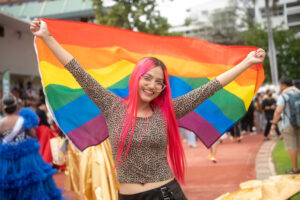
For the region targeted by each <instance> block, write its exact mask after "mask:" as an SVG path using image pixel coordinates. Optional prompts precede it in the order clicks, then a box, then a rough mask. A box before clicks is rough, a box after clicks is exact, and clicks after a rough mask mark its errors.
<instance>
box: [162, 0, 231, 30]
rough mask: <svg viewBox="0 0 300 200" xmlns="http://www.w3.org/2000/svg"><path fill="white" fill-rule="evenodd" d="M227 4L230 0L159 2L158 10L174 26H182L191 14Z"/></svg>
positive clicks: (175, 0) (167, 0)
mask: <svg viewBox="0 0 300 200" xmlns="http://www.w3.org/2000/svg"><path fill="white" fill-rule="evenodd" d="M227 2H228V0H214V1H212V0H173V1H170V0H158V5H159V7H158V8H159V10H160V14H161V15H162V16H164V17H167V19H168V22H169V23H170V24H171V25H172V26H178V25H182V24H183V23H184V20H185V19H186V18H187V17H188V16H190V15H191V14H194V15H195V14H197V13H200V12H201V11H204V10H208V11H211V10H214V9H217V8H222V7H225V6H226V4H227ZM188 10H190V11H188Z"/></svg>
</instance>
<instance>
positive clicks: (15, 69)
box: [0, 24, 39, 76]
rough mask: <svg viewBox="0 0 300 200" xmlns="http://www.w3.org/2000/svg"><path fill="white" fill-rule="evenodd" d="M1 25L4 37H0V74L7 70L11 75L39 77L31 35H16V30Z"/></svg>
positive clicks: (24, 33)
mask: <svg viewBox="0 0 300 200" xmlns="http://www.w3.org/2000/svg"><path fill="white" fill-rule="evenodd" d="M1 25H2V26H4V29H5V30H4V34H5V35H4V37H0V72H1V73H3V72H4V71H5V70H7V69H8V70H10V72H11V74H21V75H29V76H39V73H38V65H37V58H36V55H35V52H34V48H33V36H32V35H31V33H30V32H29V31H21V32H20V33H21V34H18V33H17V29H13V28H10V27H8V26H5V25H3V24H1ZM28 30H29V26H28Z"/></svg>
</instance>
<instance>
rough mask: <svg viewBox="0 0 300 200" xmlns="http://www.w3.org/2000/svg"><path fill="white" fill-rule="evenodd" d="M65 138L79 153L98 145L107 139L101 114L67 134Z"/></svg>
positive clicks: (105, 126)
mask: <svg viewBox="0 0 300 200" xmlns="http://www.w3.org/2000/svg"><path fill="white" fill-rule="evenodd" d="M67 136H68V137H69V139H70V140H71V141H72V142H73V143H74V145H75V146H76V147H77V148H78V149H79V150H80V151H83V150H84V149H85V148H87V147H89V146H95V145H98V144H100V143H101V142H103V141H104V140H105V139H107V138H108V130H107V125H106V122H105V118H104V116H103V114H100V115H98V116H97V117H94V118H93V119H91V120H90V121H88V122H87V123H85V124H83V125H82V126H80V127H78V128H76V129H74V130H72V131H70V132H68V133H67Z"/></svg>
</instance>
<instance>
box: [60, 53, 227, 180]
mask: <svg viewBox="0 0 300 200" xmlns="http://www.w3.org/2000/svg"><path fill="white" fill-rule="evenodd" d="M65 67H66V69H67V70H68V71H69V72H70V73H71V74H72V75H73V76H74V77H75V79H76V81H77V82H78V83H79V84H80V86H81V87H82V88H83V90H84V91H85V93H86V94H87V95H88V96H89V98H90V99H91V100H92V101H93V102H94V103H95V104H96V105H97V106H98V108H99V109H100V110H101V112H102V113H103V115H104V117H105V120H106V124H107V127H108V132H109V137H110V142H111V146H112V153H113V157H114V159H116V154H117V149H118V146H117V144H118V143H117V140H118V139H117V138H118V137H117V135H118V134H120V133H119V132H120V130H121V129H120V127H119V126H120V124H121V122H122V119H123V117H124V116H125V113H126V106H125V104H124V103H123V102H124V101H123V100H122V99H121V98H120V97H118V96H117V95H115V94H114V93H112V92H110V91H109V90H107V89H105V88H104V87H102V86H101V85H100V84H99V83H98V82H97V81H96V80H95V79H94V78H93V77H92V76H91V75H90V74H89V73H87V72H86V71H85V70H84V69H83V68H82V67H81V66H80V64H79V63H78V62H77V61H76V60H75V59H72V60H71V61H70V62H69V63H67V64H66V65H65ZM221 88H222V85H221V83H220V82H219V81H218V80H217V79H213V80H211V81H210V82H208V83H207V84H205V85H203V86H201V87H199V88H197V89H195V90H193V91H191V92H189V93H187V94H185V95H183V96H181V97H178V98H175V99H173V106H174V112H175V115H176V117H177V119H179V118H181V117H183V116H185V115H186V114H188V113H189V112H191V111H193V110H194V109H195V108H196V107H198V106H199V105H200V104H201V103H202V102H204V101H205V100H206V99H207V98H209V97H210V96H211V95H213V94H214V93H215V92H216V91H218V90H220V89H221ZM129 137H130V134H128V137H127V139H126V144H128V141H129ZM126 147H127V146H126V145H125V147H124V149H125V150H126ZM166 152H167V125H166V123H165V121H164V118H163V116H162V113H161V111H160V109H159V108H156V109H154V111H153V113H152V115H151V116H149V117H146V118H142V117H137V120H136V127H135V130H134V135H133V138H132V143H131V146H130V150H129V152H128V155H127V157H126V159H125V161H123V162H120V163H119V164H118V165H117V168H116V170H117V180H118V181H119V182H121V183H150V182H159V181H163V180H167V179H170V178H172V177H173V176H174V175H173V173H172V171H171V169H170V167H169V165H168V163H167V153H166ZM121 159H122V158H121Z"/></svg>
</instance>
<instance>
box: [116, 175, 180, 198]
mask: <svg viewBox="0 0 300 200" xmlns="http://www.w3.org/2000/svg"><path fill="white" fill-rule="evenodd" d="M173 179H174V178H170V179H168V180H164V181H159V182H154V183H144V184H141V183H120V190H119V192H120V194H136V193H140V192H145V191H148V190H152V189H154V188H158V187H160V186H163V185H165V184H167V183H169V182H170V181H172V180H173Z"/></svg>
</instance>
